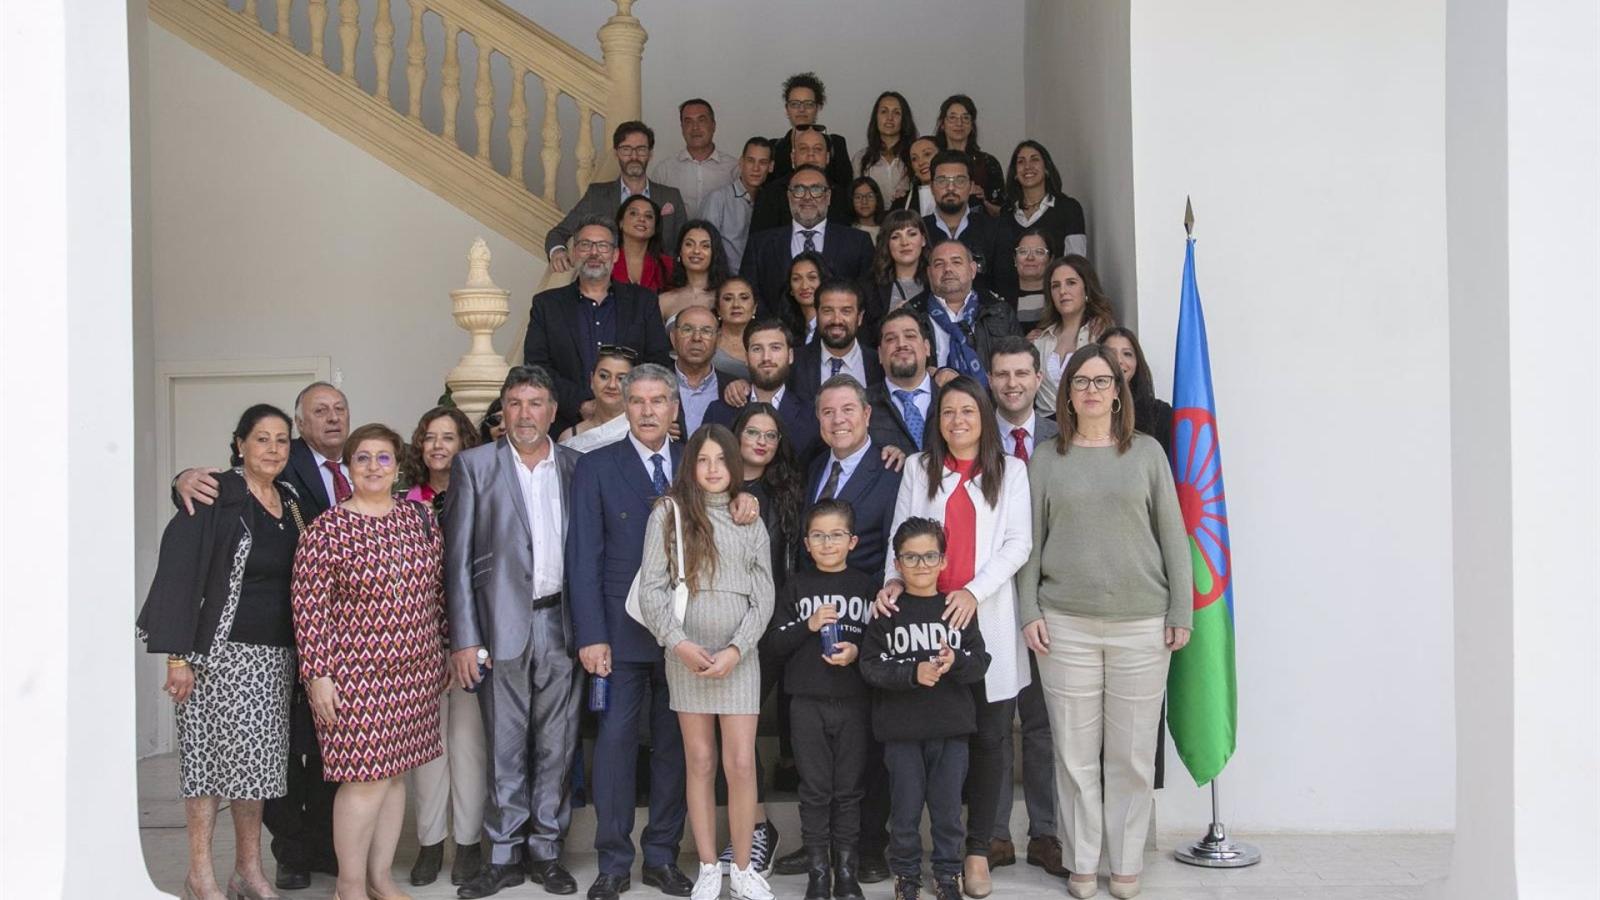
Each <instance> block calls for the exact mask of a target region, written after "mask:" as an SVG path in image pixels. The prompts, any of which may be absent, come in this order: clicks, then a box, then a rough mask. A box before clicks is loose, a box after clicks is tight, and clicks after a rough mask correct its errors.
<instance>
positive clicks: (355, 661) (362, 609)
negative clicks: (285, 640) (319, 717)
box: [291, 500, 447, 782]
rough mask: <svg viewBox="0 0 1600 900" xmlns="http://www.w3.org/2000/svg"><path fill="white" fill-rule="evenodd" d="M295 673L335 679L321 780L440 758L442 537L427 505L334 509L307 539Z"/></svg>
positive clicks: (301, 557)
mask: <svg viewBox="0 0 1600 900" xmlns="http://www.w3.org/2000/svg"><path fill="white" fill-rule="evenodd" d="M291 593H292V595H293V602H294V630H295V644H296V647H297V649H298V651H299V656H300V678H301V680H302V681H304V682H305V683H306V684H307V685H309V684H310V683H311V682H312V681H313V680H315V679H317V678H320V677H321V676H324V675H327V676H331V677H332V678H333V683H334V686H335V687H337V688H338V689H339V700H340V702H341V703H342V704H343V706H342V708H341V709H340V710H339V714H338V721H337V722H335V723H334V724H332V725H324V724H323V723H321V722H318V723H317V741H318V743H319V744H320V745H321V747H322V765H323V778H325V779H326V780H328V781H341V782H343V781H377V780H379V779H382V778H389V777H391V776H394V775H398V774H400V773H402V772H406V771H408V770H410V769H414V768H416V767H417V766H420V765H422V764H423V763H425V762H427V761H428V760H430V759H433V758H435V757H437V756H439V755H440V753H441V752H442V749H441V747H440V744H439V692H440V691H441V690H442V689H443V687H444V677H445V674H444V673H445V649H444V647H445V643H444V636H445V633H446V632H445V629H446V623H447V619H446V615H445V606H444V579H443V540H442V539H441V537H440V532H439V528H438V526H437V525H436V524H435V523H434V520H433V516H432V514H431V513H430V512H428V510H427V508H426V507H425V506H423V505H422V504H420V503H414V502H411V501H409V500H401V501H397V502H396V503H395V505H394V509H392V510H390V511H389V513H388V514H387V515H384V516H366V515H362V514H361V513H358V512H355V511H354V510H350V509H346V508H344V507H342V506H336V507H334V508H332V509H330V510H328V511H327V512H325V513H323V514H322V515H320V516H318V517H317V518H316V519H314V520H313V521H312V522H311V524H309V525H307V526H306V530H305V532H304V533H303V534H302V535H301V539H300V546H299V549H298V550H297V551H296V553H295V559H294V579H293V585H292V588H291Z"/></svg>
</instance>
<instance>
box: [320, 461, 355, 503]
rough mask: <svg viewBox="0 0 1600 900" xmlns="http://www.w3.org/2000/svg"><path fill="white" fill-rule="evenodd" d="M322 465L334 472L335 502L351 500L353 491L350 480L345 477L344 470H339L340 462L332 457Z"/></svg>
mask: <svg viewBox="0 0 1600 900" xmlns="http://www.w3.org/2000/svg"><path fill="white" fill-rule="evenodd" d="M322 467H323V468H324V469H327V470H328V471H329V472H332V473H333V502H335V503H343V502H345V501H346V500H349V499H350V494H351V493H352V492H351V490H350V480H349V479H348V478H345V477H344V473H343V472H341V471H339V464H338V463H336V462H334V461H333V460H331V459H330V460H326V461H324V462H323V464H322Z"/></svg>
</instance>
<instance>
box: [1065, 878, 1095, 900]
mask: <svg viewBox="0 0 1600 900" xmlns="http://www.w3.org/2000/svg"><path fill="white" fill-rule="evenodd" d="M1099 890H1100V884H1099V881H1098V879H1082V878H1078V877H1077V876H1073V877H1071V878H1068V879H1067V893H1069V894H1071V895H1072V896H1074V897H1077V898H1078V900H1086V898H1088V897H1093V896H1094V895H1095V894H1096V893H1097V892H1098V891H1099Z"/></svg>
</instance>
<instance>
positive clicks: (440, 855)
mask: <svg viewBox="0 0 1600 900" xmlns="http://www.w3.org/2000/svg"><path fill="white" fill-rule="evenodd" d="M443 864H444V841H440V842H439V843H437V844H429V845H427V846H426V847H422V848H420V849H418V850H417V861H416V863H415V864H414V865H412V866H411V884H412V886H414V887H422V886H423V885H425V884H433V882H434V879H436V878H438V877H439V867H440V866H441V865H443Z"/></svg>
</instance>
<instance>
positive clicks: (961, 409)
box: [879, 375, 1033, 897]
mask: <svg viewBox="0 0 1600 900" xmlns="http://www.w3.org/2000/svg"><path fill="white" fill-rule="evenodd" d="M924 433H925V434H926V435H927V438H926V445H925V446H926V449H925V450H924V451H923V452H921V453H915V454H912V455H911V456H910V457H908V458H907V459H906V462H905V468H904V470H903V473H902V475H901V477H900V494H899V496H898V498H897V499H896V501H895V506H894V528H891V529H890V533H891V534H892V533H893V531H894V529H895V528H899V527H900V523H901V522H904V521H905V520H906V519H908V518H911V517H912V516H924V517H927V518H930V519H936V520H938V521H939V522H942V523H943V524H944V526H945V540H946V552H945V559H946V562H945V570H944V574H943V575H941V577H940V579H939V590H940V592H941V593H943V594H944V595H945V597H946V600H947V604H946V607H945V609H946V618H947V619H948V620H949V621H950V623H951V624H952V625H955V626H957V627H959V626H962V625H965V624H966V622H967V621H970V620H971V618H972V616H973V614H974V612H975V613H976V615H977V617H978V629H979V630H980V631H981V632H982V633H983V643H984V647H985V649H987V650H988V651H989V656H990V663H989V672H988V674H987V675H986V676H985V677H984V680H983V681H981V682H979V683H978V684H976V685H974V686H973V695H974V699H975V700H976V701H977V704H978V731H977V733H976V734H975V735H973V737H972V743H971V746H970V749H969V751H968V753H969V756H968V763H967V784H966V793H967V846H966V863H965V865H964V867H963V869H964V872H963V875H964V877H963V886H964V888H965V890H966V893H967V896H969V897H985V896H988V894H989V892H990V890H991V889H992V885H991V882H990V879H989V837H990V835H991V834H993V833H994V819H995V815H996V809H997V800H996V797H997V795H998V793H999V790H1000V780H999V779H1000V745H1001V739H1002V738H1003V737H1004V735H1005V731H1006V729H1009V728H1010V727H1011V719H1012V716H1013V714H1014V713H1015V712H1016V702H1017V701H1016V698H1017V692H1018V691H1020V690H1022V688H1023V687H1024V686H1025V685H1027V684H1028V680H1029V674H1028V656H1027V652H1026V650H1025V647H1024V645H1023V643H1022V637H1021V632H1022V626H1021V624H1020V623H1019V622H1018V620H1017V596H1016V590H1015V587H1014V586H1013V584H1012V577H1013V576H1014V575H1016V573H1017V570H1018V569H1021V568H1022V565H1023V563H1025V562H1027V561H1028V554H1029V553H1030V552H1031V551H1032V549H1033V519H1032V512H1031V510H1030V508H1029V502H1030V500H1029V496H1030V495H1029V492H1028V470H1027V466H1026V465H1024V464H1023V463H1022V462H1021V461H1020V460H1018V459H1015V458H1013V457H1011V456H1009V455H1007V454H1006V452H1005V449H1004V446H1003V444H1002V441H1001V437H1000V428H999V423H998V421H997V420H996V419H995V412H994V405H993V404H992V403H991V402H990V401H989V392H988V391H987V390H985V389H984V388H983V386H982V385H980V384H979V383H978V382H977V381H975V380H973V379H972V378H970V377H968V376H965V375H961V376H957V377H955V378H953V379H951V380H950V381H949V382H948V383H946V384H945V385H944V387H942V388H940V389H939V392H938V394H937V395H936V396H935V397H934V401H933V402H932V403H931V404H929V406H928V421H927V426H926V430H925V432H924ZM884 573H885V575H884V578H885V587H884V592H883V594H881V595H880V603H879V611H880V613H885V614H890V615H892V614H893V610H894V598H895V597H897V596H898V595H899V593H900V589H901V584H900V581H899V579H898V578H897V577H896V576H895V568H894V558H893V554H890V555H889V558H888V559H886V560H885V563H884Z"/></svg>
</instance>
